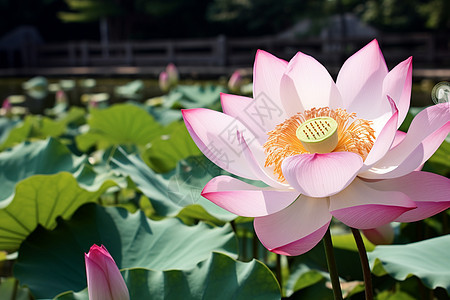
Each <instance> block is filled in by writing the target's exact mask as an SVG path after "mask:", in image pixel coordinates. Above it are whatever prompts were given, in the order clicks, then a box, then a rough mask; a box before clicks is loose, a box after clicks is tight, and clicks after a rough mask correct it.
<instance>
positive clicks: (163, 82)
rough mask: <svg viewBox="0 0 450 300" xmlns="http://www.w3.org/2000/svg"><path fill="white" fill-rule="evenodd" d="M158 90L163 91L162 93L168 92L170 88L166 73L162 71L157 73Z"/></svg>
mask: <svg viewBox="0 0 450 300" xmlns="http://www.w3.org/2000/svg"><path fill="white" fill-rule="evenodd" d="M158 83H159V89H160V90H161V91H163V92H164V93H165V92H167V91H169V88H170V82H169V75H167V72H166V71H162V72H161V73H159V81H158Z"/></svg>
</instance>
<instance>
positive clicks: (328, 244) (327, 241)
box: [323, 227, 342, 300]
mask: <svg viewBox="0 0 450 300" xmlns="http://www.w3.org/2000/svg"><path fill="white" fill-rule="evenodd" d="M323 245H324V246H325V256H326V257H327V265H328V273H330V279H331V286H332V287H333V294H334V299H335V300H342V291H341V284H340V282H339V274H338V271H337V267H336V261H335V259H334V251H333V242H332V241H331V233H330V227H328V229H327V232H326V233H325V235H324V237H323Z"/></svg>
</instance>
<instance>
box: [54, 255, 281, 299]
mask: <svg viewBox="0 0 450 300" xmlns="http://www.w3.org/2000/svg"><path fill="white" fill-rule="evenodd" d="M122 273H123V276H124V278H125V282H126V284H127V286H128V290H129V292H130V298H131V299H155V300H156V299H172V300H176V299H180V300H190V299H192V300H197V299H217V300H220V299H223V300H228V299H261V300H264V299H280V297H281V295H280V289H279V286H278V283H277V281H276V279H275V277H274V276H273V274H272V272H271V271H270V270H269V269H268V268H267V267H266V266H265V265H264V264H262V263H261V262H259V261H257V260H252V261H251V262H247V263H245V262H240V261H236V260H234V259H232V258H230V257H228V256H226V255H224V254H221V253H217V252H213V253H212V254H211V256H210V257H209V258H208V259H207V260H205V261H202V262H200V263H198V264H197V266H195V267H194V268H193V269H190V270H167V271H155V270H149V269H142V268H136V269H126V270H123V271H122ZM55 299H57V300H81V299H88V293H87V289H85V290H83V291H82V292H79V293H74V292H67V293H64V294H62V295H60V296H57V297H56V298H55Z"/></svg>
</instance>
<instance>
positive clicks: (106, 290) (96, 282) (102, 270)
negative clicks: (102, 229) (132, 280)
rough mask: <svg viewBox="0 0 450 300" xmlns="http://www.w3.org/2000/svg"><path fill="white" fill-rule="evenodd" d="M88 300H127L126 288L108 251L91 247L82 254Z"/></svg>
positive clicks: (94, 246)
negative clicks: (84, 263)
mask: <svg viewBox="0 0 450 300" xmlns="http://www.w3.org/2000/svg"><path fill="white" fill-rule="evenodd" d="M84 259H85V262H86V275H87V285H88V292H89V300H129V299H130V295H129V293H128V288H127V286H126V284H125V281H124V280H123V277H122V275H121V274H120V271H119V269H118V268H117V265H116V263H115V262H114V259H113V258H112V257H111V255H110V254H109V252H108V250H106V248H105V247H104V246H103V245H101V246H100V247H99V246H97V245H95V244H94V245H93V246H92V247H91V249H90V250H89V253H87V254H86V253H85V254H84Z"/></svg>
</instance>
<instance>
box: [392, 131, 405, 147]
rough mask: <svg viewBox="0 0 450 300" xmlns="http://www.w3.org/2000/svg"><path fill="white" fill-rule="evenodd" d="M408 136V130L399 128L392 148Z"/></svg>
mask: <svg viewBox="0 0 450 300" xmlns="http://www.w3.org/2000/svg"><path fill="white" fill-rule="evenodd" d="M405 137H406V132H403V131H400V130H397V132H396V133H395V137H394V141H393V142H392V145H391V149H392V148H395V147H397V145H398V144H400V143H401V142H402V141H403V139H404V138H405Z"/></svg>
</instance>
